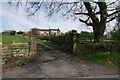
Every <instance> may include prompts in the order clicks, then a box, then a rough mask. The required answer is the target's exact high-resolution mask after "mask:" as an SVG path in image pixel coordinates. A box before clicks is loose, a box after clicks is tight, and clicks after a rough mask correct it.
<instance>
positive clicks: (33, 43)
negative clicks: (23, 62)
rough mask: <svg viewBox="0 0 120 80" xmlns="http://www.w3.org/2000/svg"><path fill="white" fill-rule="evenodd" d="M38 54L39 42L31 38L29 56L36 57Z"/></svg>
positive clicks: (33, 37)
mask: <svg viewBox="0 0 120 80" xmlns="http://www.w3.org/2000/svg"><path fill="white" fill-rule="evenodd" d="M36 53H37V42H36V37H35V36H30V37H29V55H28V56H31V57H32V56H35V55H36Z"/></svg>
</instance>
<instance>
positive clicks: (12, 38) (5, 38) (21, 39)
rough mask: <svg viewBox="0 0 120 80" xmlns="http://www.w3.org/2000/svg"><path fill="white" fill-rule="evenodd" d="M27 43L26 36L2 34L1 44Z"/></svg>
mask: <svg viewBox="0 0 120 80" xmlns="http://www.w3.org/2000/svg"><path fill="white" fill-rule="evenodd" d="M13 42H15V43H28V37H25V36H21V35H9V34H2V43H3V44H11V43H13Z"/></svg>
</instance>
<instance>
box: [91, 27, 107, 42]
mask: <svg viewBox="0 0 120 80" xmlns="http://www.w3.org/2000/svg"><path fill="white" fill-rule="evenodd" d="M104 31H105V26H94V27H93V32H94V43H97V44H100V43H103V36H104Z"/></svg>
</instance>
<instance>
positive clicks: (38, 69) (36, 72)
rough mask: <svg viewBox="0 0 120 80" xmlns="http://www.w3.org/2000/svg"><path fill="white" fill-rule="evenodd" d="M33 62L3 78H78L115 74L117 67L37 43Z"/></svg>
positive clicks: (14, 69) (8, 72)
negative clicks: (87, 59)
mask: <svg viewBox="0 0 120 80" xmlns="http://www.w3.org/2000/svg"><path fill="white" fill-rule="evenodd" d="M37 54H38V57H37V59H36V61H35V62H31V63H29V64H27V65H24V66H20V67H15V68H13V69H11V70H9V71H7V72H4V73H3V78H79V77H99V76H106V75H107V76H109V75H117V74H118V69H117V68H111V67H105V66H101V65H97V64H94V63H88V62H85V61H80V60H78V59H73V58H72V56H71V55H69V54H66V53H63V52H60V51H58V50H55V49H53V48H52V47H49V46H46V45H42V44H39V45H38V53H37ZM114 77H115V76H114Z"/></svg>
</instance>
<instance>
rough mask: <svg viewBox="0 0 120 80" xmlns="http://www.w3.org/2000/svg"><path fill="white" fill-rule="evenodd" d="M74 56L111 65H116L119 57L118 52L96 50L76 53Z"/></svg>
mask: <svg viewBox="0 0 120 80" xmlns="http://www.w3.org/2000/svg"><path fill="white" fill-rule="evenodd" d="M74 56H75V57H77V58H79V59H81V60H85V61H89V62H93V63H97V64H102V65H106V66H113V67H118V65H119V64H118V62H119V59H120V54H119V52H97V53H94V54H93V53H92V54H79V53H76V54H75V55H74Z"/></svg>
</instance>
